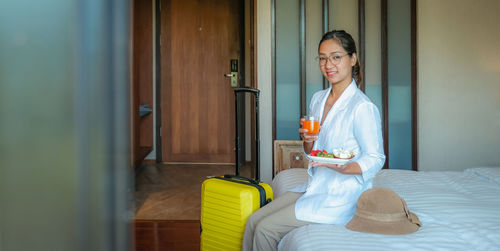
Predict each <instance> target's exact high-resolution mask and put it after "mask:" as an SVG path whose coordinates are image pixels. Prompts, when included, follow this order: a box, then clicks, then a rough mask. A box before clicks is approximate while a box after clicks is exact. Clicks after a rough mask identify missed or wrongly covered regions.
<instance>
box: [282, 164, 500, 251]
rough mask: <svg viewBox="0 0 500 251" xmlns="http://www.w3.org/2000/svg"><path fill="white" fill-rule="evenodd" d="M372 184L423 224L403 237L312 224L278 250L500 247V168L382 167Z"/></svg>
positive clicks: (485, 248) (478, 248) (296, 232)
mask: <svg viewBox="0 0 500 251" xmlns="http://www.w3.org/2000/svg"><path fill="white" fill-rule="evenodd" d="M374 186H375V187H387V188H390V189H392V190H394V191H395V192H396V193H398V194H399V195H400V196H401V197H402V198H404V199H405V200H406V202H407V204H408V207H409V209H410V211H412V212H414V213H415V214H417V215H418V217H419V218H420V220H421V222H422V227H420V229H419V230H418V231H417V232H415V233H412V234H407V235H381V234H369V233H360V232H355V231H351V230H348V229H346V228H345V227H344V226H341V225H322V224H313V225H308V226H304V227H301V228H298V229H295V230H293V231H291V232H290V233H288V234H287V235H286V236H285V237H284V238H283V239H282V240H281V242H280V244H279V250H283V251H285V250H286V251H288V250H301V251H302V250H500V168H471V169H467V170H465V171H463V172H451V171H450V172H413V171H403V170H382V171H381V172H379V174H378V175H377V177H376V178H375V180H374Z"/></svg>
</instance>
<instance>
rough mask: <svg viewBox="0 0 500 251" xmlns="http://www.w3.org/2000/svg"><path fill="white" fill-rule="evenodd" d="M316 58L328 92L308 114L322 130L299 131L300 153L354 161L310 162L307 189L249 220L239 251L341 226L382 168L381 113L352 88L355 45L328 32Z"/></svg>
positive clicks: (345, 35)
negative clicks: (340, 152) (303, 229)
mask: <svg viewBox="0 0 500 251" xmlns="http://www.w3.org/2000/svg"><path fill="white" fill-rule="evenodd" d="M318 53H319V56H318V61H319V66H320V68H321V72H322V73H323V76H325V78H326V79H327V80H328V82H330V88H328V89H326V90H322V91H318V92H317V93H315V94H314V96H313V98H312V99H311V104H310V106H309V115H313V116H314V117H315V118H320V124H321V129H320V131H319V133H318V134H310V133H309V132H308V131H307V129H302V128H301V129H299V133H300V136H301V138H302V140H303V144H304V151H305V152H306V153H309V152H310V151H311V150H326V151H327V152H333V150H334V149H338V148H343V149H346V150H350V151H352V152H353V153H354V155H355V157H354V158H353V159H352V160H351V161H350V162H348V163H346V164H345V165H337V164H329V163H317V162H311V163H310V164H309V168H308V171H307V172H308V174H309V179H308V182H307V183H306V184H304V185H302V186H299V187H296V188H294V189H293V190H292V191H290V192H287V193H286V194H284V195H282V196H280V197H279V198H277V199H276V200H274V201H273V202H271V203H269V204H268V205H266V206H265V207H263V208H261V209H260V210H258V211H256V212H255V213H254V214H252V215H251V216H250V218H249V219H248V221H247V224H246V226H245V237H244V239H243V250H276V249H277V245H278V242H279V241H280V240H281V238H282V237H283V236H284V235H285V234H286V233H288V232H289V231H291V230H293V229H294V228H297V227H300V226H304V225H308V224H311V223H324V224H344V225H345V224H346V223H347V222H348V221H349V220H350V219H351V218H352V216H353V215H354V211H355V209H356V203H357V200H358V197H359V196H360V195H361V193H362V192H364V191H365V190H367V189H369V188H371V187H372V180H373V177H374V176H375V174H376V173H377V172H378V171H379V170H380V169H381V168H382V166H383V164H384V161H385V155H384V152H383V144H382V130H381V122H380V114H379V112H378V109H377V107H376V106H375V105H374V104H373V103H372V102H371V101H370V100H369V99H368V97H366V95H365V94H363V92H361V91H360V90H359V89H358V88H357V86H356V81H359V77H360V76H359V74H360V70H359V69H360V66H359V62H358V59H357V54H356V45H355V43H354V40H353V39H352V37H351V35H349V34H348V33H346V32H345V31H343V30H334V31H330V32H328V33H326V34H325V35H323V38H322V39H321V41H320V43H319V49H318ZM300 122H301V123H302V122H303V119H301V121H300Z"/></svg>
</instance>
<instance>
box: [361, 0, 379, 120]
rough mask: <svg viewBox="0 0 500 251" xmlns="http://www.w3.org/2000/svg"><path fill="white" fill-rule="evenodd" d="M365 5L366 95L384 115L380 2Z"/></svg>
mask: <svg viewBox="0 0 500 251" xmlns="http://www.w3.org/2000/svg"><path fill="white" fill-rule="evenodd" d="M365 4H366V6H365V25H366V27H365V39H366V43H365V65H364V67H365V76H364V77H365V84H366V85H365V93H366V95H367V96H368V97H369V98H370V99H371V101H372V102H373V103H374V104H375V105H377V107H378V110H379V112H380V114H381V115H382V74H381V58H382V56H381V54H382V53H381V51H380V48H381V40H380V39H381V32H380V27H381V24H380V0H370V1H366V2H365Z"/></svg>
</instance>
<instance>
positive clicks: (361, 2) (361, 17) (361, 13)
mask: <svg viewBox="0 0 500 251" xmlns="http://www.w3.org/2000/svg"><path fill="white" fill-rule="evenodd" d="M358 32H359V42H358V60H359V64H360V65H361V69H359V74H360V75H361V81H360V82H359V83H358V86H359V88H360V89H361V91H363V92H364V91H365V79H364V76H365V41H366V40H365V0H358Z"/></svg>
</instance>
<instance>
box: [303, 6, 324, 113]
mask: <svg viewBox="0 0 500 251" xmlns="http://www.w3.org/2000/svg"><path fill="white" fill-rule="evenodd" d="M322 4H323V3H322V0H309V1H306V100H307V107H306V112H309V102H310V101H311V98H312V95H313V94H314V93H315V92H317V91H319V90H322V89H323V75H322V74H321V70H320V68H319V65H318V62H316V57H317V56H318V43H319V41H320V40H321V36H322V35H323V14H322V13H323V6H322Z"/></svg>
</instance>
